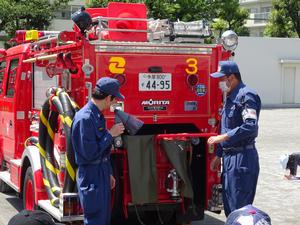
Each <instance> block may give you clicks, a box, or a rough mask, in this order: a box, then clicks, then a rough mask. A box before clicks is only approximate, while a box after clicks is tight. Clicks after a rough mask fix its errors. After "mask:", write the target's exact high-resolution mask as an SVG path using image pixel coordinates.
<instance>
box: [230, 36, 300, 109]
mask: <svg viewBox="0 0 300 225" xmlns="http://www.w3.org/2000/svg"><path fill="white" fill-rule="evenodd" d="M299 52H300V39H299V38H267V37H263V38H262V37H239V45H238V47H237V49H236V51H235V53H236V54H235V58H234V61H236V62H237V64H238V65H239V68H240V71H241V75H242V79H243V81H244V82H245V84H247V85H249V87H251V88H253V89H255V90H256V91H257V92H258V93H259V95H260V97H261V100H262V104H263V106H265V107H268V106H269V107H299V106H300V54H299Z"/></svg>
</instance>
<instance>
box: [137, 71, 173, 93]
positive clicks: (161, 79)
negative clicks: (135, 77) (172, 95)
mask: <svg viewBox="0 0 300 225" xmlns="http://www.w3.org/2000/svg"><path fill="white" fill-rule="evenodd" d="M171 90H172V74H170V73H139V91H171Z"/></svg>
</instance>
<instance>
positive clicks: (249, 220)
mask: <svg viewBox="0 0 300 225" xmlns="http://www.w3.org/2000/svg"><path fill="white" fill-rule="evenodd" d="M225 225H271V218H270V216H269V215H268V214H267V213H265V212H263V211H262V210H260V209H258V208H256V207H254V206H252V205H246V206H244V207H242V208H240V209H237V210H234V211H233V212H231V213H230V214H229V216H228V218H227V220H226V223H225Z"/></svg>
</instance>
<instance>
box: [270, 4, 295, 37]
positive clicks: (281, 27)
mask: <svg viewBox="0 0 300 225" xmlns="http://www.w3.org/2000/svg"><path fill="white" fill-rule="evenodd" d="M272 4H273V10H272V13H271V16H270V20H269V23H268V24H267V26H266V28H265V31H264V33H265V35H266V36H271V37H296V36H298V37H300V1H299V0H273V2H272Z"/></svg>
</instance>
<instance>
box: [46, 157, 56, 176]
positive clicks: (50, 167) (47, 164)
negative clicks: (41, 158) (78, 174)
mask: <svg viewBox="0 0 300 225" xmlns="http://www.w3.org/2000/svg"><path fill="white" fill-rule="evenodd" d="M45 162H46V163H45V164H46V167H47V168H48V169H49V170H50V171H51V172H52V173H54V174H58V173H59V170H58V169H56V168H54V166H53V165H52V164H51V163H50V162H49V161H48V160H47V159H46V160H45Z"/></svg>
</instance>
